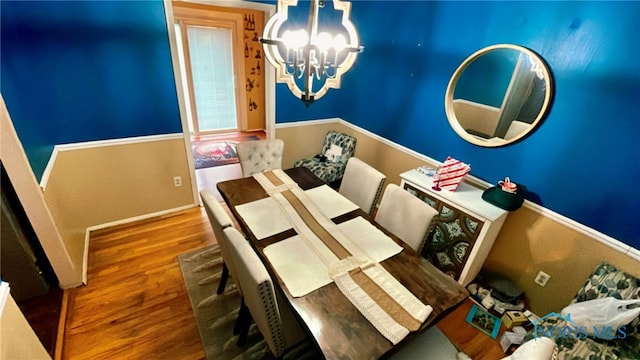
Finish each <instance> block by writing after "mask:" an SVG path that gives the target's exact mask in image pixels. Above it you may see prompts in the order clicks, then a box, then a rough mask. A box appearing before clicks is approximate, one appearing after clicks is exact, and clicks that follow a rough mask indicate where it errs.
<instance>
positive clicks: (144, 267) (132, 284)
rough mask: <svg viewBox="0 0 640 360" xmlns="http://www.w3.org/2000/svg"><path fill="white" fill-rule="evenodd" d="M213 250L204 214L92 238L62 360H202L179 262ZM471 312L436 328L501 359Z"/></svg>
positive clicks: (477, 355) (470, 349)
mask: <svg viewBox="0 0 640 360" xmlns="http://www.w3.org/2000/svg"><path fill="white" fill-rule="evenodd" d="M234 225H235V226H236V227H237V226H238V224H237V223H235V224H234ZM213 243H215V239H214V235H213V232H212V230H211V227H210V225H209V223H208V219H207V216H206V213H205V212H204V210H203V209H202V208H194V209H190V210H186V211H182V212H178V213H175V214H170V215H167V216H163V217H158V218H153V219H148V220H144V221H141V222H137V223H133V224H127V225H122V226H118V227H114V228H110V229H105V230H100V231H96V232H93V233H92V234H91V239H90V246H89V269H88V284H87V285H86V286H84V287H81V288H76V289H71V290H68V291H69V296H68V298H69V300H68V303H69V305H68V311H67V319H66V326H65V327H64V334H63V335H61V336H62V339H63V341H62V344H63V345H62V349H61V351H60V349H58V352H59V353H60V354H61V356H60V358H61V359H73V360H76V359H92V360H93V359H172V360H173V359H204V358H205V354H204V350H203V348H202V343H201V341H200V337H199V334H198V330H197V327H196V322H195V318H194V316H193V311H192V309H191V305H190V302H189V298H188V295H187V292H186V289H185V286H184V282H183V279H182V274H181V273H180V268H179V265H178V260H177V256H178V255H179V254H182V253H184V252H187V251H190V250H193V249H197V248H201V247H204V246H207V245H210V244H213ZM212 291H215V290H214V289H212ZM469 307H470V305H469V304H468V303H466V302H465V303H463V304H462V305H461V306H460V307H459V308H457V309H456V310H454V311H453V312H452V313H450V314H449V315H448V316H446V317H445V318H444V319H442V320H441V321H440V322H439V323H438V324H437V326H438V327H439V328H440V329H441V330H443V332H444V333H445V334H447V335H448V336H450V337H451V340H452V341H453V342H454V343H455V344H456V345H457V346H459V347H460V348H461V350H463V351H466V352H467V353H468V354H469V355H471V357H472V358H473V359H474V360H481V359H486V360H493V359H500V358H502V357H503V356H504V354H502V350H501V349H500V346H499V345H498V343H497V340H493V339H491V338H489V337H488V336H486V335H484V334H482V333H480V332H479V331H478V330H477V329H475V328H473V327H471V326H469V325H468V324H466V323H465V321H464V318H465V316H466V314H467V313H468V310H469Z"/></svg>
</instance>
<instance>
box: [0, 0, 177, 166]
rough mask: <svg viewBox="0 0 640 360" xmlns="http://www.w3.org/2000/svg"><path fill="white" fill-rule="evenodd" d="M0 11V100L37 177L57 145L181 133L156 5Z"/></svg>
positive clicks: (43, 5) (40, 5) (48, 4)
mask: <svg viewBox="0 0 640 360" xmlns="http://www.w3.org/2000/svg"><path fill="white" fill-rule="evenodd" d="M0 7H1V8H0V13H1V18H0V24H1V25H2V30H1V31H0V36H1V37H0V46H1V48H0V53H1V54H2V57H1V64H2V67H1V70H0V71H1V74H2V76H1V78H0V81H1V83H0V84H1V89H2V96H3V97H4V100H5V103H6V104H7V108H8V109H9V113H10V114H11V117H12V119H13V121H14V124H15V127H16V131H17V132H18V135H19V136H20V139H21V141H22V143H23V146H24V148H25V151H26V153H27V157H28V158H29V161H30V163H31V166H32V168H33V169H34V173H35V174H36V176H37V177H38V178H40V177H41V175H42V172H43V170H44V168H45V166H46V164H47V162H48V160H49V157H50V155H51V151H52V150H53V146H54V145H56V144H64V143H75V142H82V141H92V140H104V139H117V138H126V137H132V136H144V135H156V134H167V133H176V132H181V131H182V127H181V125H180V115H179V111H178V100H177V95H176V91H175V85H174V78H173V71H172V65H171V54H170V51H169V40H168V35H167V28H166V21H165V14H164V7H163V5H162V1H104V2H102V1H86V2H83V1H71V2H66V1H43V2H33V1H25V2H12V1H2V2H1V3H0Z"/></svg>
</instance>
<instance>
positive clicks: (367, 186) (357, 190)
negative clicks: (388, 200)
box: [339, 156, 387, 216]
mask: <svg viewBox="0 0 640 360" xmlns="http://www.w3.org/2000/svg"><path fill="white" fill-rule="evenodd" d="M386 178H387V177H386V176H385V175H384V174H383V173H381V172H380V171H378V170H376V169H375V168H374V167H373V166H371V165H369V164H367V163H366V162H364V161H362V160H360V159H358V158H357V157H355V156H353V157H351V158H350V159H349V161H348V162H347V168H346V170H345V171H344V176H343V177H342V183H341V184H340V189H339V192H340V194H342V195H344V196H345V197H346V198H347V199H349V200H351V201H353V202H354V203H355V204H356V205H358V206H359V207H360V208H361V209H362V210H364V211H366V212H367V213H368V214H369V216H372V215H373V212H374V210H375V208H376V203H377V202H378V198H379V197H380V194H381V193H382V186H383V185H384V181H385V180H386Z"/></svg>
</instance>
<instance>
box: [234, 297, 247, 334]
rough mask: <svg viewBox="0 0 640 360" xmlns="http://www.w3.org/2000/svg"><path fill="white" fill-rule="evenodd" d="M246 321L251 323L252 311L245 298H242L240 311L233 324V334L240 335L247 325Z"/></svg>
mask: <svg viewBox="0 0 640 360" xmlns="http://www.w3.org/2000/svg"><path fill="white" fill-rule="evenodd" d="M246 323H249V325H251V313H250V312H249V308H248V307H247V306H246V305H245V304H244V298H243V299H241V300H240V310H239V311H238V318H237V319H236V323H235V325H234V326H233V335H238V334H239V333H240V332H241V331H242V330H243V329H244V328H245V327H247V328H248V326H246Z"/></svg>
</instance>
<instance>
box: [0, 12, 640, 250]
mask: <svg viewBox="0 0 640 360" xmlns="http://www.w3.org/2000/svg"><path fill="white" fill-rule="evenodd" d="M263 2H267V3H273V1H263ZM638 13H640V2H609V1H607V2H546V1H544V2H480V1H477V2H457V1H442V2H437V1H406V2H398V1H355V2H353V16H352V18H353V21H354V23H355V25H356V27H357V28H358V29H359V31H360V37H361V42H362V44H363V45H364V46H365V51H364V53H362V54H361V55H360V56H359V58H358V60H357V61H356V63H355V65H354V67H353V68H352V69H351V70H350V72H349V73H347V74H346V76H345V77H344V81H343V86H342V89H339V90H330V91H329V93H328V94H327V95H326V96H325V97H324V98H322V99H321V100H319V101H318V102H316V103H314V104H312V105H311V106H310V107H309V108H308V109H307V108H305V106H304V105H303V104H302V102H300V101H299V100H297V99H296V98H294V97H293V96H292V95H291V94H290V93H289V91H288V89H287V88H286V86H285V85H278V87H277V94H276V96H277V104H276V116H277V122H279V123H283V122H290V121H298V120H306V119H318V118H331V117H341V118H344V119H346V120H348V121H350V122H352V123H354V124H356V125H358V126H360V127H363V128H365V129H367V130H369V131H372V132H373V133H376V134H379V135H381V136H383V137H385V138H388V139H390V140H392V141H395V142H397V143H399V144H402V145H404V146H406V147H408V148H411V149H413V150H415V151H418V152H420V153H423V154H426V155H428V156H430V157H432V158H435V159H439V160H443V159H444V158H445V157H446V156H448V155H451V156H454V157H456V158H459V159H461V160H463V161H465V162H468V163H470V164H471V167H472V173H473V175H475V176H477V177H480V178H482V179H484V180H486V181H489V182H491V183H495V182H497V181H498V180H499V179H501V178H503V177H504V176H510V177H511V178H512V179H513V180H515V181H516V182H520V183H522V184H524V185H526V186H527V187H528V188H529V190H530V191H531V193H530V194H529V195H528V198H529V199H530V200H532V201H534V202H536V203H538V204H541V205H543V206H545V207H547V208H549V209H551V210H554V211H556V212H558V213H560V214H562V215H565V216H567V217H570V218H572V219H574V220H576V221H578V222H581V223H583V224H585V225H588V226H590V227H593V228H595V229H596V230H599V231H601V232H603V233H605V234H608V235H610V236H612V237H614V238H617V239H619V240H621V241H623V242H625V243H627V244H630V245H632V246H634V247H635V248H640V239H639V238H638V236H636V235H635V233H634V231H633V229H634V227H635V225H636V224H638V223H640V221H639V220H640V216H639V215H637V204H640V192H639V191H637V190H636V189H635V187H634V185H635V181H634V180H635V179H636V178H638V176H639V175H640V145H638V133H640V131H639V130H640V116H638V110H637V109H638V103H639V100H640V79H639V77H640V61H639V60H638V59H640V44H639V42H638V41H637V40H636V39H635V37H636V36H637V34H638V33H640V22H639V21H637V14H638ZM0 14H1V15H0V16H1V17H0V25H1V26H2V28H1V31H0V36H1V38H0V40H1V42H0V46H1V48H0V53H1V54H2V56H1V57H0V61H1V65H2V67H1V76H0V85H1V90H2V95H3V97H4V99H5V102H6V103H7V107H8V108H9V111H10V114H11V116H12V119H13V120H14V124H15V126H16V129H17V131H18V134H19V136H20V139H21V140H22V142H23V145H24V146H25V148H26V151H27V156H28V157H29V161H30V162H31V164H32V167H33V168H34V172H35V173H36V175H37V176H38V177H40V176H41V174H42V170H43V169H44V166H45V164H46V161H48V158H49V155H50V153H51V149H52V147H53V145H55V144H61V143H72V142H79V141H89V140H100V139H113V138H123V137H130V136H143V135H153V134H165V133H175V132H180V131H181V127H180V121H179V113H178V105H177V99H176V93H175V87H174V83H173V73H172V66H171V59H170V51H169V45H168V39H167V32H166V25H165V20H164V11H163V7H162V2H161V1H159V0H158V1H113V2H112V1H104V2H101V1H87V2H83V1H74V2H62V1H54V2H48V1H45V2H9V1H1V2H0ZM497 43H513V44H519V45H523V46H526V47H528V48H530V49H532V50H534V51H535V52H537V53H539V54H540V55H541V56H542V57H543V58H544V59H545V61H546V62H547V63H548V65H549V67H550V68H551V71H552V72H553V75H554V81H555V88H556V89H555V99H554V103H553V106H552V108H551V111H550V112H549V115H548V117H547V119H546V120H545V121H544V122H543V123H542V124H541V126H539V127H538V128H537V130H536V131H535V132H534V133H533V134H532V135H531V136H529V137H527V138H526V139H524V140H523V141H521V142H518V143H516V144H514V145H510V146H506V147H502V148H482V147H478V146H475V145H472V144H470V143H467V142H466V141H464V140H462V139H461V138H460V137H458V136H457V135H456V133H455V132H454V131H453V130H452V129H451V127H450V126H449V123H448V121H447V119H446V116H445V113H444V93H445V90H446V87H447V83H448V81H449V78H450V76H451V75H452V74H453V72H454V71H455V69H456V68H457V67H458V65H459V64H460V63H461V62H462V61H463V60H464V59H465V58H466V57H467V56H469V55H471V54H472V53H473V52H475V51H476V50H479V49H480V48H482V47H485V46H488V45H493V44H497ZM160 161H161V159H160Z"/></svg>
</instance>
